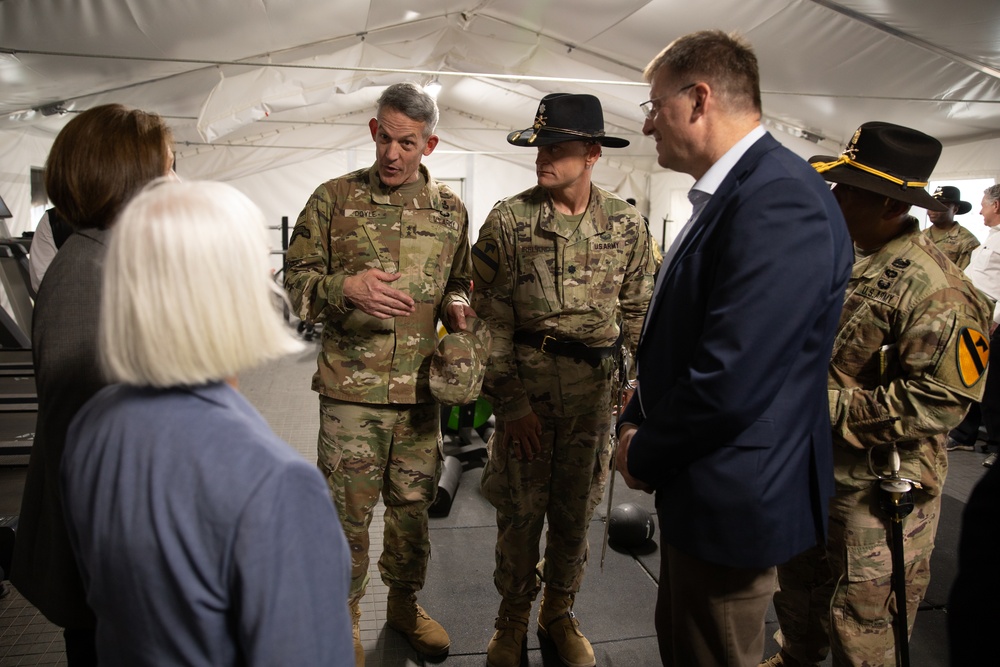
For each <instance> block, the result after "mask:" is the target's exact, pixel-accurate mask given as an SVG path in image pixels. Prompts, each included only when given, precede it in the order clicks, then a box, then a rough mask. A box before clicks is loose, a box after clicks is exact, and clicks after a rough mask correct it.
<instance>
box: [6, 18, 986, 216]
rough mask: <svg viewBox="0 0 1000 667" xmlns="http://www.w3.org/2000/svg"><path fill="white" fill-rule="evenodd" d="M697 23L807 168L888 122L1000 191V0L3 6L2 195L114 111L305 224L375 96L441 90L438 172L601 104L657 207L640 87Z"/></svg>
mask: <svg viewBox="0 0 1000 667" xmlns="http://www.w3.org/2000/svg"><path fill="white" fill-rule="evenodd" d="M703 28H721V29H723V30H737V31H739V32H741V33H743V34H744V35H745V36H746V37H747V38H748V39H749V40H750V42H751V43H752V44H753V45H754V47H755V49H756V51H757V54H758V58H759V60H760V68H761V88H762V92H763V103H764V112H765V120H766V123H767V125H768V129H770V130H771V131H772V133H774V134H775V136H776V137H777V138H778V139H779V140H780V141H782V142H784V143H785V144H786V145H789V147H791V148H792V149H793V150H796V151H797V152H799V153H800V154H802V155H805V156H808V155H810V154H815V153H830V152H837V151H838V150H839V148H840V147H841V146H842V145H843V144H844V142H845V140H846V139H847V138H848V137H849V136H850V135H851V134H852V133H853V132H854V129H855V128H856V127H857V126H858V125H860V124H861V123H862V122H865V121H867V120H887V121H892V122H896V123H900V124H903V125H909V126H911V127H915V128H918V129H920V130H923V131H925V132H927V133H929V134H932V135H934V136H936V137H937V138H939V139H940V140H941V141H942V142H943V143H944V144H945V146H946V154H945V157H943V158H942V161H941V163H940V165H939V171H940V172H942V173H943V174H945V175H946V176H948V177H958V176H980V177H993V178H996V177H1000V3H998V2H997V0H951V2H948V3H944V2H942V1H941V0H838V1H837V2H833V1H832V0H712V1H711V2H699V3H694V2H681V1H679V0H616V1H615V2H608V0H479V1H478V2H477V0H412V1H411V2H408V3H406V2H400V1H398V0H169V1H164V0H0V194H2V195H3V196H4V199H5V200H6V201H7V202H8V204H10V205H11V208H12V209H16V208H19V206H17V205H20V204H22V203H23V201H24V200H25V198H26V197H27V194H26V189H27V178H28V177H27V172H28V167H29V166H41V164H42V162H44V155H45V151H47V147H48V145H49V144H50V143H51V140H52V138H53V137H54V136H55V133H57V132H58V130H59V129H60V128H61V127H62V125H63V124H65V122H66V121H67V120H68V119H69V118H70V117H71V114H72V113H74V112H76V111H79V110H82V109H86V108H89V107H92V106H95V105H97V104H101V103H105V102H122V103H125V104H128V105H131V106H136V107H140V108H143V109H147V110H151V111H156V112H158V113H160V114H161V115H163V116H165V117H166V118H167V119H168V120H169V122H170V124H171V126H172V127H173V130H174V134H175V138H176V140H177V147H176V152H177V156H178V172H179V173H181V174H182V175H183V176H185V177H189V178H212V179H219V180H228V181H234V182H241V181H242V182H244V185H245V184H246V183H247V182H253V183H255V184H259V185H255V186H254V187H256V188H257V189H258V192H259V189H260V185H262V184H263V183H265V182H268V183H274V184H282V183H284V182H286V181H288V182H291V181H300V180H301V181H303V182H304V183H303V186H302V187H304V188H305V189H304V190H301V191H296V192H294V193H289V196H290V197H294V198H295V201H296V202H297V203H296V205H295V206H296V208H294V210H290V211H286V214H287V213H289V212H290V214H291V215H292V216H294V215H295V213H297V207H300V206H301V203H302V202H304V196H303V194H302V193H303V192H305V193H308V192H309V191H311V189H312V188H313V187H315V185H317V184H318V183H319V182H320V180H322V179H324V178H328V177H332V176H335V175H337V174H338V173H339V172H338V171H336V169H338V168H341V167H344V168H346V167H347V166H363V165H364V164H366V163H368V162H369V161H370V160H371V154H370V153H369V151H370V146H371V139H370V137H369V136H368V132H367V127H366V123H367V121H368V119H369V117H370V116H371V113H372V106H373V102H374V100H375V98H376V97H377V96H378V93H379V92H380V91H381V89H382V87H384V86H385V85H388V84H390V83H393V82H395V81H401V80H416V81H427V80H429V79H430V78H432V77H433V76H437V77H438V78H439V80H440V82H441V83H442V84H443V90H442V92H441V94H440V97H439V105H440V106H441V110H442V120H441V124H440V126H439V134H440V135H441V139H442V143H441V144H440V146H439V148H438V149H437V152H436V153H435V155H434V156H432V158H434V159H439V160H449V159H450V160H451V164H458V165H459V166H458V167H454V168H449V169H446V171H448V170H451V171H454V170H456V169H457V170H467V169H468V168H469V165H479V166H480V167H481V165H482V164H492V165H495V164H496V163H495V160H501V161H504V162H505V163H508V164H513V165H520V166H524V167H530V165H531V162H532V160H533V157H534V156H533V151H526V150H524V149H517V148H514V147H511V146H509V145H507V143H506V142H505V141H504V137H505V135H506V133H507V132H508V131H510V130H512V129H520V128H523V127H525V126H527V125H529V124H530V122H531V120H532V118H533V115H534V111H535V107H536V105H537V102H538V100H539V99H540V98H541V97H542V96H543V95H545V94H546V93H548V92H553V91H570V92H590V93H593V94H595V95H597V96H598V97H599V98H600V99H601V100H602V102H603V104H604V108H605V116H606V124H607V126H608V131H609V133H612V134H617V135H618V136H624V137H627V138H629V139H630V140H632V146H630V147H629V148H627V149H622V150H608V151H605V159H604V160H602V165H603V167H602V171H601V172H600V174H599V181H600V182H602V184H603V185H605V186H606V187H611V188H613V189H617V190H619V191H620V192H622V193H623V194H632V195H637V196H638V197H639V198H640V201H641V202H642V201H649V200H650V198H652V196H653V193H651V192H649V190H650V188H651V184H652V183H655V182H656V181H655V178H656V177H655V176H654V177H653V179H654V180H652V181H651V176H650V175H651V174H657V173H658V172H659V171H660V170H659V168H658V167H657V166H656V164H655V154H654V151H653V146H652V142H651V141H650V140H648V139H645V138H643V137H642V136H641V133H640V131H639V129H640V127H641V124H642V115H641V113H640V111H639V108H638V104H639V103H640V102H642V101H644V100H645V99H646V98H647V97H648V86H647V85H646V84H644V83H643V82H642V77H641V70H642V68H643V67H644V65H645V64H646V63H647V62H648V61H649V60H650V59H651V58H652V57H653V56H654V55H655V54H656V53H657V52H658V51H659V50H660V49H661V48H662V47H663V46H665V45H666V44H667V43H668V42H669V41H670V40H672V39H673V38H674V37H677V36H678V35H681V34H684V33H687V32H690V31H693V30H698V29H703ZM61 110H66V111H67V113H61V112H60V111H61ZM39 153H40V156H39ZM448 156H451V158H449V157H448ZM463 156H464V157H463ZM469 156H483V158H482V159H481V158H480V157H476V158H475V160H473V161H470V159H471V158H470V157H469ZM485 156H489V158H490V161H489V162H488V163H486V162H483V159H485ZM463 160H464V161H463ZM317 161H318V162H317ZM309 164H321V165H322V166H321V167H320V169H321V170H323V171H324V172H325V173H323V175H321V176H316V175H314V174H312V173H309V172H308V170H307V169H306V166H307V165H309ZM480 167H476V168H480ZM331 169H332V170H333V171H330V170H331ZM503 169H505V167H499V168H498V167H496V166H494V167H491V170H493V171H496V172H497V173H499V172H501V171H503ZM289 170H292V171H291V172H290V171H289ZM296 170H298V171H296ZM296 174H298V175H296ZM262 175H268V179H269V180H268V181H262V180H253V179H260V178H262V177H263V176H262ZM435 175H438V174H437V172H435ZM936 175H937V174H936ZM529 176H530V173H529ZM484 178H488V176H487V175H486V174H480V175H479V176H478V178H477V181H478V182H479V183H480V184H481V183H483V181H484ZM247 179H250V180H249V181H248V180H247ZM530 180H531V179H530V178H528V179H527V182H525V181H524V180H522V181H521V182H519V183H518V184H517V186H516V188H513V187H512V188H510V189H507V190H506V191H504V190H503V189H502V188H503V186H502V185H500V186H497V188H494V189H496V190H497V192H499V194H496V192H494V190H493V189H491V190H489V191H488V195H484V194H482V193H480V194H479V195H478V196H479V198H485V199H483V200H484V201H487V200H488V198H489V197H492V198H493V199H495V198H496V197H497V196H503V195H505V194H513V192H515V191H516V190H517V189H520V188H521V187H524V186H525V185H527V184H530ZM467 196H468V195H467ZM12 199H13V203H12ZM485 206H488V204H486V205H485ZM282 208H284V209H289V208H291V207H290V206H289V205H285V204H283V205H282ZM479 208H484V206H480V207H479ZM668 208H669V207H668ZM15 212H16V211H15ZM485 213H486V210H480V211H478V216H479V217H480V219H481V218H482V217H484V216H485ZM480 221H481V220H480ZM17 226H18V225H15V226H14V227H15V228H16V227H17ZM21 226H23V225H21Z"/></svg>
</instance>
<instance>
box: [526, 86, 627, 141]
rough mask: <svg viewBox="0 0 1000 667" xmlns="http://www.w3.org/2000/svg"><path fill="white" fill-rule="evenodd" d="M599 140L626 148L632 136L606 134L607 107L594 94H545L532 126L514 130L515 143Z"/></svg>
mask: <svg viewBox="0 0 1000 667" xmlns="http://www.w3.org/2000/svg"><path fill="white" fill-rule="evenodd" d="M574 140H576V141H598V142H600V144H601V145H602V146H607V147H609V148H624V147H625V146H628V144H629V142H628V139H619V138H618V137H609V136H607V135H605V134H604V111H603V110H602V109H601V101H600V100H599V99H597V98H596V97H594V96H593V95H572V94H570V93H551V94H549V95H546V96H545V97H543V98H542V101H541V102H539V104H538V113H536V114H535V124H534V125H532V126H531V127H529V128H527V129H524V130H518V131H517V132H511V133H510V134H508V135H507V141H508V142H510V143H512V144H514V145H515V146H547V145H549V144H557V143H559V142H561V141H574Z"/></svg>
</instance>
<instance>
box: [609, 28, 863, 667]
mask: <svg viewBox="0 0 1000 667" xmlns="http://www.w3.org/2000/svg"><path fill="white" fill-rule="evenodd" d="M644 75H645V77H646V80H647V81H649V82H650V84H651V89H650V98H651V99H650V100H649V101H648V102H646V103H645V104H643V105H642V108H643V111H644V112H645V114H646V121H645V123H644V125H643V133H644V134H646V135H650V136H652V137H653V139H654V140H655V141H656V152H657V156H658V161H659V164H660V166H662V167H665V168H669V169H673V170H675V171H680V172H684V173H686V174H690V175H691V176H693V177H694V178H695V179H696V180H695V184H694V186H693V188H692V190H691V192H690V193H689V198H690V199H691V200H692V203H693V204H694V213H693V215H692V216H691V219H690V220H689V221H688V223H687V224H686V225H685V227H684V229H683V230H682V231H681V233H680V235H679V237H678V238H677V239H675V241H674V243H673V245H672V246H671V247H670V249H669V251H668V252H667V254H666V256H665V257H664V264H663V267H662V268H661V269H660V272H659V276H658V278H657V285H656V289H655V291H654V295H653V299H652V302H651V304H650V308H649V312H648V313H647V315H646V321H645V328H644V330H643V332H642V336H641V338H640V340H639V347H638V351H637V364H638V380H639V388H638V390H637V392H636V393H635V395H634V396H633V398H632V400H631V401H629V403H628V406H627V407H626V409H625V411H624V413H623V415H622V417H621V419H620V420H619V425H618V428H619V432H620V443H619V448H618V459H617V463H618V469H619V470H620V471H621V472H622V475H623V476H624V478H625V481H626V482H627V483H628V485H629V486H630V487H632V488H638V489H644V490H646V491H649V492H655V493H656V507H657V514H658V520H659V523H660V535H661V547H662V549H661V553H660V579H659V589H658V594H657V604H656V629H657V638H658V641H659V646H660V656H661V659H662V660H663V664H664V665H678V666H687V665H732V666H737V665H738V666H741V667H742V666H746V667H750V666H756V665H757V664H758V662H759V661H760V659H761V656H762V654H763V650H764V616H765V613H766V611H767V607H768V603H769V602H770V599H771V594H772V592H773V590H774V583H775V566H777V565H778V564H780V563H784V562H785V561H787V560H788V559H790V558H791V557H793V556H795V555H796V554H798V553H800V552H802V551H805V550H806V549H808V548H810V547H812V546H813V545H815V544H817V543H818V542H822V540H823V539H824V538H825V532H826V519H827V514H826V511H827V508H826V504H827V500H828V499H829V497H830V495H831V493H832V491H833V474H832V460H831V459H832V446H831V433H830V420H829V409H828V404H827V392H826V373H827V366H828V364H829V361H830V350H831V348H832V345H833V338H834V332H835V330H836V327H837V319H838V317H839V315H840V310H841V306H842V305H843V298H844V287H845V285H846V283H847V279H848V277H849V275H850V270H851V261H852V255H851V246H850V239H849V238H848V234H847V229H846V226H845V224H844V218H843V216H842V215H841V213H840V211H839V209H838V207H837V202H836V200H835V199H834V198H833V195H832V194H831V193H830V189H829V187H828V186H827V185H826V184H825V183H824V182H823V179H822V178H821V177H820V176H819V175H817V174H816V172H815V170H813V169H812V168H810V166H809V165H808V164H807V163H806V162H805V161H804V160H802V159H801V158H799V157H797V156H795V155H794V154H793V153H791V152H790V151H789V150H787V149H785V148H783V147H782V146H781V145H780V144H779V143H778V142H777V141H776V140H775V139H774V138H772V137H771V136H770V135H768V134H767V133H766V132H765V131H764V129H763V128H762V127H761V126H760V119H761V104H760V84H759V74H758V69H757V59H756V57H755V56H754V53H753V51H752V49H751V48H750V46H749V45H748V44H747V43H746V42H745V41H744V40H743V39H741V38H739V37H737V36H734V35H727V34H725V33H723V32H720V31H703V32H697V33H693V34H690V35H686V36H684V37H681V38H679V39H677V40H675V41H674V42H673V43H672V44H670V45H669V46H668V47H667V48H666V49H664V50H663V51H662V52H661V53H660V54H659V55H658V56H657V57H656V58H655V59H654V60H653V61H652V62H651V63H650V64H649V65H648V66H647V67H646V70H645V73H644Z"/></svg>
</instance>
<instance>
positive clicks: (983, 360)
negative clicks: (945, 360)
mask: <svg viewBox="0 0 1000 667" xmlns="http://www.w3.org/2000/svg"><path fill="white" fill-rule="evenodd" d="M989 359H990V339H989V338H988V337H987V336H985V335H984V334H983V333H982V332H979V331H977V330H975V329H970V328H968V327H964V328H963V329H962V331H961V332H960V333H959V341H958V374H959V377H961V378H962V383H963V384H965V386H966V387H971V386H972V385H974V384H976V383H977V382H979V379H980V378H981V377H983V374H984V373H986V364H987V362H988V361H989Z"/></svg>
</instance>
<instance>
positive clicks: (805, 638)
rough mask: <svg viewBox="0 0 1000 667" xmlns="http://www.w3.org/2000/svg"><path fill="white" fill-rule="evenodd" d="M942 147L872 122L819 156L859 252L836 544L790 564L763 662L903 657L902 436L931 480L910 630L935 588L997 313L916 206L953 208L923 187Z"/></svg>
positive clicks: (839, 360) (833, 388) (916, 498)
mask: <svg viewBox="0 0 1000 667" xmlns="http://www.w3.org/2000/svg"><path fill="white" fill-rule="evenodd" d="M940 152H941V144H940V143H939V142H938V141H937V140H936V139H934V138H933V137H929V136H927V135H925V134H922V133H920V132H917V131H915V130H911V129H909V128H904V127H900V126H898V125H891V124H888V123H866V124H864V125H862V126H861V128H860V129H859V130H858V132H857V133H856V134H855V135H854V138H853V139H852V141H851V143H850V145H849V146H848V147H847V150H846V151H845V152H844V153H843V154H842V155H841V157H840V158H839V159H834V158H826V157H816V158H813V159H812V160H811V161H812V162H813V166H814V167H816V169H817V170H819V171H820V172H821V173H823V175H824V177H825V178H826V179H827V180H828V181H832V182H834V183H837V186H836V187H835V188H834V190H833V193H834V196H835V197H836V198H837V200H838V202H839V204H840V207H841V210H842V211H843V212H844V218H845V219H846V221H847V226H848V229H849V230H850V233H851V237H852V239H853V240H854V244H855V255H856V259H855V264H854V269H853V272H852V275H851V280H850V282H849V283H848V287H847V293H846V298H845V303H844V310H843V313H842V315H841V318H840V327H839V329H838V333H837V338H836V341H835V343H834V347H833V359H832V361H831V364H830V373H829V383H828V387H829V395H830V421H831V424H832V426H833V441H834V476H835V481H836V493H835V495H834V497H833V498H832V499H831V501H830V531H829V535H830V536H829V540H828V543H827V544H826V546H825V549H824V547H822V546H820V547H815V548H813V549H811V550H809V551H806V552H805V553H803V554H801V555H800V556H797V557H796V558H794V559H792V561H790V562H789V563H788V564H786V565H783V566H779V568H778V582H779V586H780V589H781V590H780V591H779V592H777V593H776V594H775V596H774V606H775V610H776V611H777V615H778V621H779V624H780V628H781V629H780V631H779V633H778V634H777V635H776V639H777V640H778V642H779V644H781V647H782V648H781V651H780V652H779V653H778V654H777V655H775V656H774V657H772V658H770V659H769V660H767V661H765V662H764V663H762V664H764V665H769V666H777V665H815V664H816V663H819V662H820V661H822V660H823V659H824V657H825V656H826V654H827V652H828V651H829V650H830V648H831V647H832V650H833V654H834V655H833V657H834V661H833V664H834V665H866V666H869V667H876V666H878V665H894V664H896V661H895V657H894V650H895V639H894V632H893V628H894V627H895V625H894V624H895V619H894V618H893V613H894V611H895V609H896V604H895V601H894V596H893V594H892V589H891V581H890V580H891V574H892V560H891V549H890V547H889V533H888V529H887V522H886V517H885V516H884V514H883V513H882V512H881V511H880V510H879V500H878V494H879V491H878V482H877V477H876V474H881V475H885V474H886V472H887V470H888V465H889V464H888V453H889V451H890V448H891V446H892V444H893V443H895V444H896V446H897V447H898V450H899V456H900V459H901V467H900V470H899V475H900V476H901V477H903V478H909V479H911V480H915V481H916V482H918V483H919V486H918V487H917V488H915V489H914V490H913V502H914V508H913V511H912V513H911V514H910V515H909V516H907V517H906V518H905V519H904V521H903V527H902V531H903V536H904V538H903V556H904V559H905V579H906V598H907V599H906V604H907V616H908V619H907V620H908V626H907V627H908V628H912V624H913V622H914V620H915V618H916V612H917V607H918V605H919V604H920V601H921V600H922V599H923V596H924V592H925V591H926V590H927V584H928V582H929V580H930V557H931V551H932V550H933V548H934V536H935V533H936V531H937V524H938V519H939V515H940V509H941V490H942V486H943V484H944V480H945V475H946V473H947V471H948V458H947V454H946V452H945V435H946V434H947V432H948V430H949V429H951V428H953V427H954V426H955V425H956V424H957V423H958V422H960V421H961V419H962V417H963V415H964V414H965V411H966V409H967V408H968V406H969V404H970V402H972V401H976V400H978V399H979V398H980V396H981V394H982V390H983V386H984V383H985V381H984V379H983V375H984V373H985V367H986V362H987V358H988V352H989V343H988V335H987V333H986V332H988V331H989V323H990V318H991V311H992V308H991V304H989V303H987V302H986V301H985V300H984V299H983V298H982V297H981V296H980V294H979V292H978V291H977V290H976V289H975V288H974V287H973V286H972V284H971V283H970V282H969V280H968V279H966V278H965V276H964V275H963V273H962V272H961V271H960V270H959V269H958V267H957V266H955V264H954V263H953V262H951V260H949V259H948V258H947V257H946V256H945V255H944V254H943V253H942V252H941V251H940V250H938V249H937V248H936V247H935V246H934V244H933V243H932V242H931V241H930V239H929V238H927V237H926V236H924V235H922V234H921V233H920V231H919V226H918V222H917V220H916V219H915V218H913V217H912V216H909V215H908V212H909V209H910V205H911V204H913V205H917V206H923V207H926V208H929V209H933V208H935V207H936V208H941V207H942V204H940V203H939V202H938V201H937V200H935V199H933V198H932V197H931V196H930V195H928V194H927V192H926V191H925V190H924V189H923V188H924V186H925V185H926V181H927V180H928V176H929V175H930V173H931V170H932V169H933V168H934V165H935V164H936V162H937V158H938V156H939V155H940ZM880 351H881V352H880ZM883 368H884V370H882V369H883Z"/></svg>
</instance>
